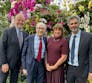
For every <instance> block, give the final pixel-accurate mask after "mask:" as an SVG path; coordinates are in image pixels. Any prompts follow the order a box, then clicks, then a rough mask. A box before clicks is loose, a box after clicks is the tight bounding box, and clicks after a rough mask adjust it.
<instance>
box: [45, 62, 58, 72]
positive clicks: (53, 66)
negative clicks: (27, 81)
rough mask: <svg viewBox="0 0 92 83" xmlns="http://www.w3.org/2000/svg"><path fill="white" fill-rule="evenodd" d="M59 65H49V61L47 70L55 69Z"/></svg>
mask: <svg viewBox="0 0 92 83" xmlns="http://www.w3.org/2000/svg"><path fill="white" fill-rule="evenodd" d="M57 68H58V67H57V66H56V65H51V66H50V65H49V64H48V63H46V69H47V71H53V70H55V69H57Z"/></svg>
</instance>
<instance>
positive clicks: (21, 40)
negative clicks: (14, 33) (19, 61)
mask: <svg viewBox="0 0 92 83" xmlns="http://www.w3.org/2000/svg"><path fill="white" fill-rule="evenodd" d="M18 40H19V45H20V48H21V47H22V43H23V34H22V31H21V30H19V33H18Z"/></svg>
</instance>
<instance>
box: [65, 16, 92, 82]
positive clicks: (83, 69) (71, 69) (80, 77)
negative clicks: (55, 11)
mask: <svg viewBox="0 0 92 83" xmlns="http://www.w3.org/2000/svg"><path fill="white" fill-rule="evenodd" d="M79 23H80V19H79V17H78V16H72V17H70V18H69V20H68V26H69V28H70V30H71V34H70V35H69V37H68V41H69V56H68V67H67V76H66V77H67V83H86V81H87V79H88V80H92V34H91V33H87V32H84V31H81V30H80V29H79Z"/></svg>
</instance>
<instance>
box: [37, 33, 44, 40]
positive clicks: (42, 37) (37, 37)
mask: <svg viewBox="0 0 92 83" xmlns="http://www.w3.org/2000/svg"><path fill="white" fill-rule="evenodd" d="M35 38H37V39H40V37H39V36H38V35H37V34H35ZM41 38H42V39H43V37H41Z"/></svg>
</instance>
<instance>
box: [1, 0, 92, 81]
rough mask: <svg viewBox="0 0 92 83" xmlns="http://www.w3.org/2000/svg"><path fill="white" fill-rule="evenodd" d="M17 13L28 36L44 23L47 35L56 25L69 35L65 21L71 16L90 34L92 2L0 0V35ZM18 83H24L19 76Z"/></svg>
mask: <svg viewBox="0 0 92 83" xmlns="http://www.w3.org/2000/svg"><path fill="white" fill-rule="evenodd" d="M19 12H21V13H23V14H24V16H25V18H26V23H25V24H24V30H25V31H26V32H28V33H29V34H33V33H35V25H36V23H38V22H44V23H46V25H47V35H51V34H52V27H53V26H54V24H56V23H61V24H62V25H63V26H64V31H65V35H67V34H69V33H70V31H69V28H68V26H67V19H68V17H69V16H73V15H78V16H79V17H80V18H81V22H80V28H81V29H82V30H85V31H87V32H92V0H0V35H1V33H2V32H3V30H4V29H5V28H8V27H9V26H10V27H11V26H13V22H14V16H16V15H17V14H18V13H19ZM7 83H8V82H7ZM19 83H25V81H24V82H22V81H21V76H20V77H19Z"/></svg>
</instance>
